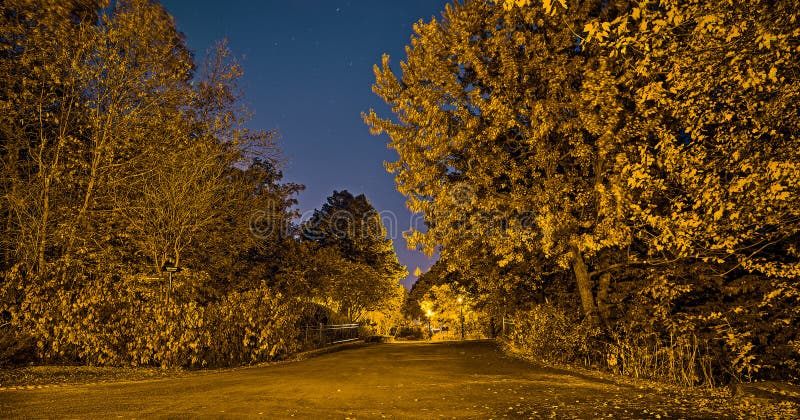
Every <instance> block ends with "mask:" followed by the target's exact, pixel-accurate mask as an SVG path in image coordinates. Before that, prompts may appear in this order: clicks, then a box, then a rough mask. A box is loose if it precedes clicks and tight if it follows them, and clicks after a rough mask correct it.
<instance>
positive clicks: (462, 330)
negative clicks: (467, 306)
mask: <svg viewBox="0 0 800 420" xmlns="http://www.w3.org/2000/svg"><path fill="white" fill-rule="evenodd" d="M458 303H459V305H460V306H461V316H460V318H461V341H464V298H462V297H461V296H459V297H458Z"/></svg>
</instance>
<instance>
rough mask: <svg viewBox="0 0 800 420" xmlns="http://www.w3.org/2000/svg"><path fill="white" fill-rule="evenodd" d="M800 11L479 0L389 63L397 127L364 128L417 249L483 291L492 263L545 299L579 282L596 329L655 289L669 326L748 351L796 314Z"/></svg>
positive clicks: (423, 25) (384, 69) (385, 72)
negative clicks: (473, 273) (400, 198)
mask: <svg viewBox="0 0 800 420" xmlns="http://www.w3.org/2000/svg"><path fill="white" fill-rule="evenodd" d="M795 9H796V8H795V7H794V6H793V3H792V2H790V1H779V2H770V3H769V5H768V4H767V3H763V4H761V3H756V4H749V3H747V4H745V3H737V4H728V3H718V2H706V1H688V2H686V1H669V0H667V1H658V2H635V1H587V2H568V1H559V2H553V1H544V2H543V3H541V4H540V3H539V2H531V1H503V2H490V1H482V0H474V1H467V2H465V3H463V4H461V3H456V4H453V5H449V6H448V7H447V8H446V10H445V11H444V13H443V15H442V18H441V19H434V20H432V21H430V22H423V21H420V22H418V23H417V24H416V25H415V27H414V30H415V34H414V36H413V37H412V40H411V44H410V45H409V46H408V47H407V48H406V54H407V57H406V59H405V61H403V62H401V63H400V66H399V69H400V73H399V74H398V73H396V72H395V71H394V70H393V69H392V68H391V66H390V61H389V57H388V56H384V57H383V61H382V63H381V64H380V65H379V66H375V77H376V82H375V84H374V87H373V90H374V91H375V93H376V94H377V95H378V96H380V97H381V98H382V99H384V100H385V101H386V102H387V103H388V104H389V105H390V106H391V107H392V112H393V114H394V118H384V117H381V116H379V115H377V114H376V113H375V112H374V111H370V112H369V113H366V114H365V115H364V120H365V122H366V123H367V124H368V125H369V126H370V128H371V130H372V132H373V133H374V134H381V133H385V134H387V135H388V136H389V138H390V139H391V142H390V143H389V146H390V147H391V148H393V149H394V150H396V151H397V153H398V159H397V160H396V161H395V162H390V163H388V164H387V169H388V170H389V171H390V172H392V173H394V174H395V180H396V184H397V188H398V190H399V191H400V192H401V193H403V194H404V195H405V196H406V197H407V204H408V207H409V208H410V209H411V210H412V211H417V212H421V213H422V214H423V215H424V217H425V220H426V222H427V223H426V225H427V231H425V232H412V233H411V235H410V236H409V239H410V243H411V244H412V246H421V247H422V248H424V249H426V250H428V251H429V252H433V250H435V249H436V248H437V247H441V250H442V255H443V258H445V259H446V260H448V263H449V264H450V265H451V266H454V267H470V266H472V267H481V266H483V267H486V268H485V269H484V270H485V272H486V273H487V274H488V273H494V274H493V275H489V276H485V277H488V279H485V280H481V281H480V282H481V283H484V284H486V285H489V284H502V282H503V281H501V280H500V279H497V277H496V276H497V273H498V270H497V268H495V267H501V268H502V267H507V266H513V267H515V270H514V271H515V272H517V273H519V270H518V268H519V267H524V269H527V271H528V273H529V274H527V275H522V276H518V277H516V279H517V280H514V281H517V282H525V283H529V284H532V285H534V286H535V287H547V284H548V283H552V284H555V283H557V282H558V279H560V278H562V276H563V275H565V274H568V273H569V274H570V275H571V276H572V277H573V279H574V285H575V286H574V290H575V292H576V294H577V296H579V298H580V302H581V305H580V306H581V308H582V312H583V315H584V316H585V317H586V319H587V320H589V321H590V323H591V324H593V325H605V326H611V325H610V324H609V322H610V321H612V322H613V321H614V320H616V319H619V318H625V316H624V315H623V314H624V312H625V311H626V310H628V309H626V305H630V300H629V299H631V298H632V297H633V296H642V295H647V296H651V297H652V298H653V299H654V302H655V303H653V304H656V305H663V307H664V308H666V309H665V311H666V312H664V318H663V319H661V321H658V322H662V321H663V322H666V323H667V324H672V325H676V324H675V323H676V322H678V319H680V318H681V317H687V316H688V317H689V319H690V320H692V321H691V322H695V324H693V325H700V324H703V325H708V324H709V323H710V324H713V325H716V327H714V328H717V327H719V328H718V329H717V330H718V331H723V330H724V329H725V328H726V327H724V326H723V325H722V324H724V322H730V323H731V324H729V326H730V325H734V324H735V327H732V328H733V329H734V330H736V331H737V332H736V333H735V334H734V335H735V336H737V337H739V336H747V334H749V333H745V332H744V331H745V330H748V329H749V328H752V327H748V326H747V322H749V321H748V320H752V317H754V316H763V317H765V318H767V319H770V321H769V323H771V326H766V325H764V324H761V326H760V327H758V328H762V327H763V328H765V329H767V330H770V331H775V328H779V325H780V322H783V321H778V319H784V320H786V319H797V316H798V313H797V311H795V310H792V309H790V308H791V307H792V306H793V305H795V304H796V303H797V300H796V299H797V298H798V296H800V295H798V293H797V291H798V284H797V278H798V271H797V270H798V264H799V263H800V258H799V257H800V255H798V253H797V239H798V237H799V236H798V235H799V234H800V232H799V231H798V228H797V225H796V223H794V222H795V221H797V220H798V213H797V212H798V207H797V206H796V205H795V204H794V203H796V202H798V201H800V200H799V199H798V198H799V197H797V194H798V192H799V191H800V189H798V186H800V183H798V181H800V178H799V177H798V175H800V173H798V171H800V155H798V152H797V151H798V150H800V144H799V142H800V139H798V135H797V133H798V132H800V131H798V125H797V124H798V118H799V117H800V114H798V112H797V105H796V104H797V103H798V97H797V95H798V79H797V77H796V75H797V74H798V70H799V69H798V63H800V61H798V57H797V55H798V53H800V51H798V48H797V42H798V36H800V23H798V19H797V18H798V16H797V13H798V12H797V11H796V10H795ZM470 262H472V264H471V263H470ZM456 269H457V268H456ZM462 271H463V270H462ZM495 290H497V291H498V292H499V291H500V290H501V289H495ZM698 293H700V294H702V295H703V296H704V299H705V300H704V302H705V303H703V304H700V303H698V301H697V300H694V299H693V298H692V296H694V297H695V298H696V297H697V294H698ZM612 300H613V301H614V302H611V301H612ZM732 300H733V301H735V302H736V303H735V304H731V303H730V302H731V301H732ZM747 301H749V302H751V303H744V302H747ZM626 302H627V303H626ZM726 302H727V303H726ZM676 313H677V314H678V315H676ZM709 313H711V314H712V315H711V316H710V318H709ZM713 314H716V315H713ZM744 314H747V315H744ZM756 314H760V315H756ZM610 318H613V319H610ZM712 318H713V320H712ZM722 319H724V320H725V321H720V320H722ZM682 328H683V327H682ZM739 333H741V334H739ZM715 337H716V338H715V339H721V340H723V341H725V339H724V338H722V337H721V336H719V335H717V336H715ZM780 340H782V341H780V343H782V344H781V345H782V346H786V347H784V348H785V349H790V348H793V350H791V351H792V352H794V354H797V352H798V350H799V349H798V348H797V346H796V343H797V341H792V339H787V338H785V337H784V338H781V339H780ZM734 341H735V340H728V341H727V342H726V344H725V345H727V346H729V347H728V348H730V349H732V350H731V351H732V352H733V353H736V352H739V354H740V356H741V354H743V353H747V351H749V350H747V351H745V350H743V349H744V348H745V347H747V346H746V345H745V341H747V340H743V341H742V342H734ZM793 343H794V344H793ZM751 345H752V343H751ZM760 345H763V346H764V347H762V348H767V346H768V345H769V343H768V340H766V339H765V340H762V341H761V342H760ZM792 346H794V347H792ZM751 349H752V348H751ZM782 354H787V353H782ZM781 357H783V356H781ZM744 358H746V357H744V356H741V357H739V358H737V359H735V360H733V362H734V364H735V365H736V366H735V367H734V368H733V370H736V369H742V366H744V365H745V364H747V363H743V362H742V360H743V359H744ZM781 363H784V364H785V363H787V362H786V360H785V359H784V360H783V361H781ZM765 364H766V363H765ZM750 367H753V366H752V365H751V366H750ZM755 369H757V368H755Z"/></svg>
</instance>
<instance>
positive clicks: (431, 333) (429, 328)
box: [426, 309, 433, 338]
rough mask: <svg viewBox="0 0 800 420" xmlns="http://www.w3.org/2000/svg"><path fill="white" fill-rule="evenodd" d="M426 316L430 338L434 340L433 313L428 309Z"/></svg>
mask: <svg viewBox="0 0 800 420" xmlns="http://www.w3.org/2000/svg"><path fill="white" fill-rule="evenodd" d="M426 315H427V316H428V337H430V338H433V330H432V329H431V316H432V315H433V312H432V311H431V310H430V309H428V312H427V313H426Z"/></svg>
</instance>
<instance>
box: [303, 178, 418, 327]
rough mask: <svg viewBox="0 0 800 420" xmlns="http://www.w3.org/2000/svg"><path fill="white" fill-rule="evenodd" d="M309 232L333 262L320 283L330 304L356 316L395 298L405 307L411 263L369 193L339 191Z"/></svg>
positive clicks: (395, 302)
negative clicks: (400, 256)
mask: <svg viewBox="0 0 800 420" xmlns="http://www.w3.org/2000/svg"><path fill="white" fill-rule="evenodd" d="M303 237H304V238H305V239H306V240H308V241H311V242H312V243H313V244H314V245H315V246H314V249H315V252H317V253H318V254H317V255H318V256H319V258H323V259H324V260H325V261H326V264H328V266H329V271H328V272H326V273H324V275H322V276H320V277H319V278H318V281H319V282H320V284H319V285H318V286H317V289H318V292H320V295H319V298H321V299H322V300H323V301H324V302H325V303H326V304H328V305H331V306H333V307H334V308H337V309H338V310H339V312H341V313H343V314H347V315H348V317H349V318H350V319H353V320H359V319H361V317H362V316H364V315H365V314H366V313H367V312H369V311H375V310H378V309H381V308H384V307H385V306H387V305H386V304H387V303H390V302H391V303H392V305H390V306H394V307H395V309H394V310H395V311H399V309H400V306H401V304H402V296H403V291H402V285H400V283H399V282H400V280H401V279H402V278H404V277H405V276H406V274H407V272H406V268H405V267H404V266H402V265H400V263H399V262H398V260H397V255H396V254H395V252H394V246H393V243H392V240H391V239H389V238H387V237H386V229H385V227H384V226H383V221H382V220H381V218H380V215H379V214H378V212H377V210H375V208H374V207H373V206H372V204H371V203H370V202H369V201H368V200H367V198H366V197H365V196H364V195H363V194H361V195H358V196H353V195H352V194H351V193H350V192H348V191H346V190H345V191H334V192H333V194H332V195H331V196H330V197H328V199H327V203H325V204H324V205H323V206H322V208H321V209H320V210H316V211H314V215H313V216H312V217H311V219H310V220H309V221H308V222H307V223H306V224H305V225H304V227H303Z"/></svg>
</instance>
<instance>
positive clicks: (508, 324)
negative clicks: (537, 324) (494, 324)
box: [501, 317, 515, 337]
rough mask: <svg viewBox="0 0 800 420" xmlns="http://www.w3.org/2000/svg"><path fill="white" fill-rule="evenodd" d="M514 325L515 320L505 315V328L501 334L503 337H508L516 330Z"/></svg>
mask: <svg viewBox="0 0 800 420" xmlns="http://www.w3.org/2000/svg"><path fill="white" fill-rule="evenodd" d="M514 325H515V324H514V321H512V320H510V319H508V318H506V317H503V329H502V330H501V331H502V332H501V334H502V335H503V337H508V334H511V333H512V332H514Z"/></svg>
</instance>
